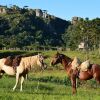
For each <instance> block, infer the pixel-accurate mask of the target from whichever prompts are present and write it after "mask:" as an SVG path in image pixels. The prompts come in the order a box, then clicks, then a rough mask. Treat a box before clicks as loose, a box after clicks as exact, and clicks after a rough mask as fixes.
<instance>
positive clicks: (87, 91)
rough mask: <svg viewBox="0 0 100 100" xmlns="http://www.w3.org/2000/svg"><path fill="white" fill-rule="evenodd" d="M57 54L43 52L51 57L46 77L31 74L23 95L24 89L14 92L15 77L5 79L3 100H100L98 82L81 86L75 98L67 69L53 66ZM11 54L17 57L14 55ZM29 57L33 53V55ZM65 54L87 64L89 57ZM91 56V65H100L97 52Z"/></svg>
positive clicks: (1, 84) (0, 97) (1, 87)
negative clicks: (52, 62) (54, 55)
mask: <svg viewBox="0 0 100 100" xmlns="http://www.w3.org/2000/svg"><path fill="white" fill-rule="evenodd" d="M5 52H8V51H5ZM5 52H3V53H2V51H1V54H5ZM55 52H56V51H46V52H42V53H43V54H44V55H46V56H48V58H47V59H46V60H45V62H46V63H47V65H48V68H47V69H46V70H45V71H44V72H43V73H41V72H40V71H35V72H30V74H29V79H28V80H25V82H24V84H23V92H19V88H20V87H19V86H20V85H18V88H17V89H16V91H14V92H13V91H12V88H13V86H14V84H15V77H9V76H7V75H4V76H3V78H2V79H0V100H100V85H98V84H96V82H95V81H94V80H89V81H87V82H82V84H81V85H80V84H79V85H78V89H77V94H76V95H72V92H71V84H70V80H69V79H68V77H67V75H66V72H65V71H64V70H63V67H62V66H61V65H57V66H55V67H52V66H50V65H49V63H50V59H51V56H52V55H53V54H54V53H55ZM10 53H13V51H12V52H10ZM24 53H26V52H24ZM29 53H32V51H31V52H29ZM62 53H64V54H66V55H68V56H69V57H72V58H73V57H74V56H77V57H79V58H80V59H81V60H85V59H86V57H87V54H86V53H84V52H79V51H68V52H67V51H64V52H62ZM88 56H89V58H90V60H91V63H98V64H100V55H98V53H97V52H89V53H88ZM38 81H39V85H38ZM37 85H38V89H37Z"/></svg>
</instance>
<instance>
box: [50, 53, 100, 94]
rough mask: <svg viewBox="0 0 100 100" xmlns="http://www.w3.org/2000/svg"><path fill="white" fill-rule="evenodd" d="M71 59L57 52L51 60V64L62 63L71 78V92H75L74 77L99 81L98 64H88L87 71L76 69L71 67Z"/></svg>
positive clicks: (99, 68)
mask: <svg viewBox="0 0 100 100" xmlns="http://www.w3.org/2000/svg"><path fill="white" fill-rule="evenodd" d="M72 61H73V59H71V58H69V57H67V56H66V55H64V54H60V53H58V52H57V53H56V54H55V55H54V56H53V58H52V60H51V65H56V64H58V63H61V64H62V65H63V67H64V68H65V70H66V72H67V74H68V76H69V77H70V79H71V84H72V93H73V94H75V93H76V78H78V79H80V80H89V79H92V78H94V79H95V80H96V81H97V82H99V83H100V65H98V64H90V68H89V69H88V70H87V71H78V70H77V69H76V70H73V69H72V65H71V63H72Z"/></svg>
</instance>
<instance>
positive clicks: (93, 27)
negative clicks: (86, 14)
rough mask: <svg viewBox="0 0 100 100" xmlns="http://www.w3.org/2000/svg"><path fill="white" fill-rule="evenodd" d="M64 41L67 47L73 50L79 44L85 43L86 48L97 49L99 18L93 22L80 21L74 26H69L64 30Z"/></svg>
mask: <svg viewBox="0 0 100 100" xmlns="http://www.w3.org/2000/svg"><path fill="white" fill-rule="evenodd" d="M63 38H64V41H65V43H66V46H67V47H70V48H72V49H75V48H77V47H78V45H79V43H80V42H85V43H87V45H88V48H90V49H93V48H94V46H95V48H98V46H99V43H100V41H99V40H100V18H96V19H93V20H89V19H88V18H86V19H80V20H79V21H78V22H77V23H76V24H75V25H70V26H69V27H68V29H67V30H66V32H65V34H64V36H63Z"/></svg>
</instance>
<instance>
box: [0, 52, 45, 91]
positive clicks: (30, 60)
mask: <svg viewBox="0 0 100 100" xmlns="http://www.w3.org/2000/svg"><path fill="white" fill-rule="evenodd" d="M15 58H16V57H15ZM6 60H7V58H2V59H0V77H2V75H3V74H4V73H6V74H8V75H11V76H14V75H15V76H16V83H15V85H14V87H13V91H14V90H15V89H16V87H17V84H18V82H19V79H21V80H20V82H21V85H20V91H22V85H23V82H24V78H25V77H26V75H27V74H28V73H29V71H30V70H32V68H35V67H37V66H39V67H40V68H41V69H42V70H44V69H46V67H47V66H46V64H45V63H44V58H43V56H42V55H41V54H38V55H34V56H28V57H21V59H20V62H19V64H17V65H18V66H16V70H15V69H14V68H13V67H12V66H10V65H9V66H8V65H5V62H6ZM14 60H15V59H14ZM15 64H16V63H15Z"/></svg>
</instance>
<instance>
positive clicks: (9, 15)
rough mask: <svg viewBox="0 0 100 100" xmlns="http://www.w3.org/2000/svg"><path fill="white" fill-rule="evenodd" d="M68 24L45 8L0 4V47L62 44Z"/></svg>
mask: <svg viewBox="0 0 100 100" xmlns="http://www.w3.org/2000/svg"><path fill="white" fill-rule="evenodd" d="M70 24H71V22H69V21H66V20H63V19H61V18H58V17H55V16H53V15H50V14H48V13H47V11H46V10H41V9H28V8H27V6H24V7H23V8H19V7H18V6H16V5H13V6H12V7H10V8H8V7H7V6H0V47H1V48H2V47H7V48H15V47H18V48H22V47H31V48H32V47H34V46H62V45H63V44H64V41H63V39H62V36H63V34H64V33H65V30H66V29H67V28H68V26H69V25H70Z"/></svg>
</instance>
